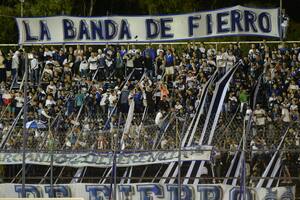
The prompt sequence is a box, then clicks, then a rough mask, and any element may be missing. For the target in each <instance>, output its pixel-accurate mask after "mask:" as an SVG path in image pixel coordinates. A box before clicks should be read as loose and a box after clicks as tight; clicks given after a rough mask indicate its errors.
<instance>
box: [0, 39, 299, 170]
mask: <svg viewBox="0 0 300 200" xmlns="http://www.w3.org/2000/svg"><path fill="white" fill-rule="evenodd" d="M154 46H155V47H154ZM26 52H27V53H25V51H24V50H23V49H19V50H16V51H12V50H9V51H7V52H3V51H0V109H1V119H0V120H1V121H0V131H1V135H0V139H1V138H2V141H3V140H6V141H5V146H4V148H6V149H18V148H20V147H21V142H22V126H21V125H20V123H21V119H22V117H23V116H22V115H21V114H20V115H18V114H19V113H20V111H21V110H22V109H23V106H24V97H23V95H24V94H23V90H22V86H23V82H21V80H22V78H23V75H24V69H25V67H24V65H25V60H26V59H25V55H26V56H28V58H29V61H28V64H29V65H28V66H29V88H28V100H29V103H28V121H32V120H35V121H38V122H41V123H44V124H45V125H46V128H44V129H43V128H41V129H28V132H29V137H28V146H29V147H30V148H35V149H44V148H47V147H49V145H50V144H51V145H52V144H54V145H55V148H56V149H70V150H80V149H99V150H105V149H112V148H113V147H115V146H119V147H120V148H123V149H153V148H163V149H166V148H175V147H176V146H178V140H177V135H176V133H178V130H177V129H178V126H176V125H175V124H176V123H179V124H181V125H180V126H179V127H182V119H183V118H185V117H186V113H187V114H188V117H187V120H188V121H189V122H190V121H191V119H192V117H193V116H194V114H195V110H196V109H195V108H196V106H197V104H198V103H199V97H200V95H201V91H202V88H203V86H204V84H205V83H206V81H207V80H208V79H209V78H210V76H211V75H212V74H213V73H214V72H215V71H216V70H217V71H218V79H219V78H220V77H222V76H223V75H224V74H225V73H226V72H227V71H228V70H229V69H231V68H232V67H233V66H234V65H235V64H236V63H237V62H238V61H239V60H240V59H242V60H243V65H240V66H239V68H238V70H237V72H236V73H235V74H234V77H233V80H232V81H231V83H230V89H229V91H228V92H227V96H226V98H225V102H224V106H223V110H222V113H221V117H220V119H219V123H218V127H217V130H216V134H215V135H216V136H215V137H216V139H215V140H214V141H213V144H214V145H215V146H216V147H217V148H219V149H231V150H233V151H234V150H235V149H236V148H237V146H238V143H239V141H240V138H241V135H242V133H243V123H244V122H247V121H248V120H249V119H250V118H249V116H250V115H251V114H253V115H252V116H253V117H252V118H251V120H252V121H251V133H250V135H248V136H247V138H248V140H249V145H248V146H249V148H251V149H252V150H259V151H258V152H254V153H252V154H253V155H252V156H253V158H255V159H254V160H257V162H255V163H253V166H256V165H259V164H261V163H260V162H263V160H262V159H260V158H261V157H260V156H261V155H262V154H261V153H260V151H266V150H267V149H274V146H276V145H277V144H278V143H279V141H280V139H281V137H282V135H283V134H284V132H285V131H286V130H287V128H289V134H288V136H289V137H288V138H287V139H286V141H285V148H292V149H294V148H299V144H300V135H299V131H298V130H299V129H298V128H299V106H300V101H299V95H300V93H299V86H300V47H298V46H297V44H292V45H286V44H285V43H281V44H279V45H278V46H272V45H268V44H267V43H266V42H262V43H261V44H252V45H251V47H250V49H249V48H248V49H244V48H241V47H240V45H239V44H238V43H232V44H229V45H226V46H221V47H219V48H218V49H216V48H215V46H214V45H204V44H203V43H200V44H195V43H187V45H161V44H160V45H158V46H156V45H150V44H149V45H146V46H145V47H136V46H135V45H128V46H120V45H106V46H105V47H104V48H102V47H101V48H99V47H88V48H87V49H82V48H81V47H80V46H79V45H78V46H77V47H76V48H73V47H71V46H70V47H68V48H67V49H65V48H60V47H57V46H51V47H50V48H48V47H42V46H41V47H38V48H34V47H33V48H30V49H27V48H26ZM258 80H260V81H258ZM20 82H21V83H20ZM257 84H259V90H258V92H257V93H256V92H255V88H257ZM213 89H214V86H212V87H211V88H209V94H208V98H207V101H206V106H205V108H208V107H209V102H210V100H211V98H212V95H213ZM254 97H256V103H255V105H254V102H253V99H254ZM132 101H134V119H133V121H132V123H131V126H130V128H129V130H128V131H127V132H126V133H124V131H123V128H124V126H125V122H126V118H127V115H128V114H127V113H128V111H129V109H130V104H131V102H132ZM178 118H180V119H181V120H179V122H178V120H177V119H178ZM14 120H15V121H16V123H15V125H14V124H13V121H14ZM204 120H205V116H203V120H201V121H203V122H204ZM203 122H200V125H199V127H198V129H199V130H200V129H201V127H202V125H203V124H201V123H203ZM12 124H13V125H12ZM49 127H50V128H49ZM198 129H197V130H198ZM49 130H50V131H49ZM180 131H181V130H179V132H180ZM199 132H200V131H198V133H199ZM161 136H162V137H161ZM198 138H199V134H196V135H195V139H194V141H193V144H197V141H198ZM49 141H51V142H49ZM121 143H122V144H121ZM292 155H293V156H294V157H293V158H295V160H297V159H298V157H299V153H298V154H297V153H294V154H292ZM232 156H233V153H228V156H223V157H222V159H224V158H225V159H228V160H229V161H230V158H232ZM229 161H227V162H229ZM218 162H219V163H225V161H222V160H218ZM264 164H265V163H264ZM262 165H263V164H262ZM252 169H253V170H259V169H264V168H258V167H253V168H252ZM257 173H260V172H257Z"/></svg>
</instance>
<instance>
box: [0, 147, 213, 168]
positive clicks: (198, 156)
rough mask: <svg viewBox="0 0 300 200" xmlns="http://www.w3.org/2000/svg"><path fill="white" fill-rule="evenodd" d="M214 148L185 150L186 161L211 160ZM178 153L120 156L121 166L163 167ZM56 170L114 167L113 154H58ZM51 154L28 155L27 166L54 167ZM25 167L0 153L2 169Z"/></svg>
mask: <svg viewBox="0 0 300 200" xmlns="http://www.w3.org/2000/svg"><path fill="white" fill-rule="evenodd" d="M211 150H212V147H211V146H197V147H189V148H185V149H184V150H182V156H181V160H182V161H192V160H210V155H211ZM178 153H179V152H178V151H174V150H173V151H169V150H166V151H148V152H138V153H120V154H117V158H116V160H117V166H118V167H129V166H138V165H149V164H159V163H168V162H176V161H178ZM53 160H54V162H53V165H54V166H71V167H86V166H89V167H111V166H112V164H113V160H114V159H113V154H112V153H97V152H87V153H54V154H53ZM50 161H51V154H50V153H37V152H28V153H26V163H27V164H38V165H50ZM21 163H22V153H4V152H1V153H0V164H1V165H3V164H4V165H10V164H11V165H15V164H21Z"/></svg>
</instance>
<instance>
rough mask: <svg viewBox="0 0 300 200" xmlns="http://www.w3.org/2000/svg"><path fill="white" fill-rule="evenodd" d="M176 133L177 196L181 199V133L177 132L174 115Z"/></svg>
mask: <svg viewBox="0 0 300 200" xmlns="http://www.w3.org/2000/svg"><path fill="white" fill-rule="evenodd" d="M176 135H177V137H178V177H177V178H178V181H177V182H178V198H179V199H181V135H180V134H179V132H178V118H177V117H176Z"/></svg>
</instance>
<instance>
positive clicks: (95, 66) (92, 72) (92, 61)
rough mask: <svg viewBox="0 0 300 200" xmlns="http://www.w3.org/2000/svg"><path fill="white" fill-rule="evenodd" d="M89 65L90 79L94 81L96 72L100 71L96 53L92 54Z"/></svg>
mask: <svg viewBox="0 0 300 200" xmlns="http://www.w3.org/2000/svg"><path fill="white" fill-rule="evenodd" d="M88 63H89V68H90V77H91V79H92V78H93V77H94V75H95V72H96V71H97V69H98V59H97V57H96V56H95V53H94V52H92V53H91V57H89V59H88Z"/></svg>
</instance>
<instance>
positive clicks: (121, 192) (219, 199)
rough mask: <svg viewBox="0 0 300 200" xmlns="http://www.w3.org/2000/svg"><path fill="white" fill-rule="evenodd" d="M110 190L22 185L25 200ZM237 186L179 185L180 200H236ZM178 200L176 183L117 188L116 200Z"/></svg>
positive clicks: (0, 193)
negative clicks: (180, 191)
mask: <svg viewBox="0 0 300 200" xmlns="http://www.w3.org/2000/svg"><path fill="white" fill-rule="evenodd" d="M112 188H113V187H111V186H110V185H100V184H83V183H76V184H66V185H55V186H54V187H53V194H54V195H51V188H50V185H26V186H25V191H26V196H27V197H28V198H43V197H56V198H57V197H77V198H84V199H85V200H109V199H111V198H110V196H111V195H112V194H111V191H112ZM21 194H22V185H20V184H0V197H1V198H19V197H21ZM240 194H241V190H240V187H233V186H229V185H224V184H205V185H204V184H200V185H182V194H181V195H182V196H181V200H193V199H195V200H238V199H239V196H240ZM246 196H247V198H246V199H247V200H266V199H267V200H277V199H278V200H279V199H280V200H294V199H295V187H294V186H291V187H274V188H268V189H266V188H259V189H257V188H247V190H246ZM150 199H152V200H155V199H156V200H159V199H163V200H178V199H179V198H178V185H176V184H165V185H160V184H154V183H143V184H122V185H117V200H150Z"/></svg>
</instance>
